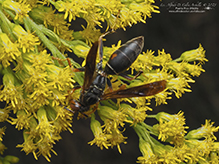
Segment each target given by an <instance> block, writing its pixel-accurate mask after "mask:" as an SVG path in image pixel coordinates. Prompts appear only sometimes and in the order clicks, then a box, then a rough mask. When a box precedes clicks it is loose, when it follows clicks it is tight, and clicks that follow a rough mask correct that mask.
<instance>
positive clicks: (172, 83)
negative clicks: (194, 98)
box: [167, 77, 195, 98]
mask: <svg viewBox="0 0 219 164" xmlns="http://www.w3.org/2000/svg"><path fill="white" fill-rule="evenodd" d="M188 82H195V81H194V80H191V79H190V80H188V79H186V78H185V77H177V78H172V79H170V80H169V81H168V83H167V88H168V89H169V90H171V91H173V92H174V93H175V95H176V97H177V98H180V97H181V96H182V94H183V93H185V92H191V90H190V89H187V88H186V87H188V88H190V85H189V84H188Z"/></svg>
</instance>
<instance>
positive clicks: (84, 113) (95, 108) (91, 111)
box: [78, 103, 99, 118]
mask: <svg viewBox="0 0 219 164" xmlns="http://www.w3.org/2000/svg"><path fill="white" fill-rule="evenodd" d="M98 104H99V103H97V104H95V106H94V108H92V110H89V111H86V112H80V114H81V115H78V118H83V117H85V118H88V116H89V115H91V114H92V113H94V112H96V110H97V108H98Z"/></svg>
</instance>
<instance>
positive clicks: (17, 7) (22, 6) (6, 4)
mask: <svg viewBox="0 0 219 164" xmlns="http://www.w3.org/2000/svg"><path fill="white" fill-rule="evenodd" d="M2 6H3V8H6V9H9V10H12V11H14V12H15V13H16V16H15V18H14V19H15V20H16V19H18V20H19V21H23V17H28V12H29V11H30V10H31V9H30V6H29V4H26V1H25V0H24V1H19V2H14V1H11V0H5V1H3V3H2Z"/></svg>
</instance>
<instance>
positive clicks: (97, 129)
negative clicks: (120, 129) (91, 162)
mask: <svg viewBox="0 0 219 164" xmlns="http://www.w3.org/2000/svg"><path fill="white" fill-rule="evenodd" d="M90 128H91V130H92V132H93V135H94V137H95V138H94V139H93V140H92V141H90V142H88V144H90V145H91V146H92V145H93V144H96V145H97V146H98V147H100V149H101V150H102V149H103V147H105V148H106V149H108V146H109V145H110V144H109V142H108V137H107V136H108V135H107V134H105V133H103V131H102V127H101V124H100V122H99V121H97V120H96V119H95V116H94V115H92V116H91V123H90Z"/></svg>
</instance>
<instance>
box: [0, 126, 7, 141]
mask: <svg viewBox="0 0 219 164" xmlns="http://www.w3.org/2000/svg"><path fill="white" fill-rule="evenodd" d="M5 129H6V127H3V128H0V141H2V140H3V139H2V138H3V135H5Z"/></svg>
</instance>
